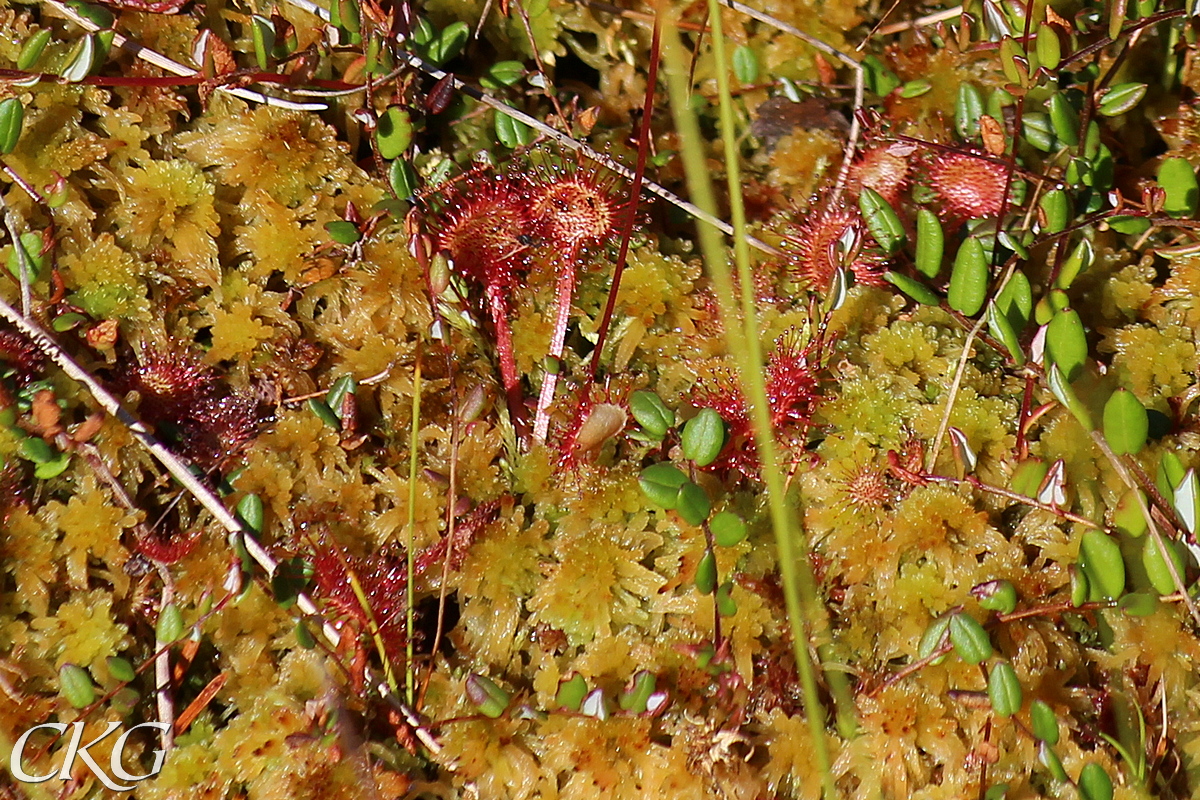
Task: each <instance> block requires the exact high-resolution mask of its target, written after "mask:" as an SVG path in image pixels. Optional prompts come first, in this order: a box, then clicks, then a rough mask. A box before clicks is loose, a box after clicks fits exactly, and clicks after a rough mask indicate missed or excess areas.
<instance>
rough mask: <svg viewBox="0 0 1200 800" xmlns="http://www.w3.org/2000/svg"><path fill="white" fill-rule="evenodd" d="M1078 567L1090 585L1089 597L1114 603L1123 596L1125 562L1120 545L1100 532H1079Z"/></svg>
mask: <svg viewBox="0 0 1200 800" xmlns="http://www.w3.org/2000/svg"><path fill="white" fill-rule="evenodd" d="M1079 566H1080V567H1082V568H1083V571H1084V573H1085V574H1086V575H1087V577H1088V583H1089V584H1090V586H1091V591H1090V592H1089V593H1088V597H1089V598H1091V597H1095V598H1096V599H1100V598H1107V599H1109V600H1115V599H1116V598H1118V597H1120V596H1121V595H1122V594H1124V593H1125V559H1124V558H1123V557H1122V556H1121V546H1120V545H1119V544H1117V540H1116V539H1114V538H1113V537H1111V536H1109V535H1108V534H1107V533H1105V532H1104V531H1098V530H1094V529H1092V530H1086V531H1084V532H1083V542H1082V544H1081V545H1080V548H1079Z"/></svg>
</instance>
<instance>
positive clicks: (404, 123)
mask: <svg viewBox="0 0 1200 800" xmlns="http://www.w3.org/2000/svg"><path fill="white" fill-rule="evenodd" d="M412 135H413V125H412V117H411V116H410V115H409V113H408V111H407V110H405V109H403V108H401V107H400V106H389V107H388V109H387V110H386V111H384V112H383V114H381V115H380V117H379V122H378V124H377V125H376V127H375V145H376V146H377V147H378V148H379V155H380V156H382V157H383V158H384V159H386V160H388V161H390V160H392V159H393V158H399V157H400V156H401V155H403V154H404V151H405V150H407V149H408V146H409V145H410V144H412Z"/></svg>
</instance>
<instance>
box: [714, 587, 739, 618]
mask: <svg viewBox="0 0 1200 800" xmlns="http://www.w3.org/2000/svg"><path fill="white" fill-rule="evenodd" d="M716 597H717V613H718V614H720V615H721V616H722V617H732V616H733V615H734V614H736V613H737V601H736V600H734V599H733V581H725V582H724V583H722V584H721V585H720V586H718V587H717V595H716Z"/></svg>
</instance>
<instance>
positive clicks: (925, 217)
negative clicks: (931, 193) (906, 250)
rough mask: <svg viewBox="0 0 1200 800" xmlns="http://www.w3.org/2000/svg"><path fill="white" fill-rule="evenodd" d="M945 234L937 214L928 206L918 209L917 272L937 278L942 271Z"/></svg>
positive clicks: (927, 276)
mask: <svg viewBox="0 0 1200 800" xmlns="http://www.w3.org/2000/svg"><path fill="white" fill-rule="evenodd" d="M944 249H945V234H944V232H943V231H942V223H941V220H939V219H938V217H937V214H935V213H933V212H932V211H930V210H929V209H927V208H922V209H918V210H917V255H916V266H917V272H919V273H921V274H922V275H924V276H925V277H926V278H936V277H937V275H938V273H939V272H941V271H942V254H943V251H944Z"/></svg>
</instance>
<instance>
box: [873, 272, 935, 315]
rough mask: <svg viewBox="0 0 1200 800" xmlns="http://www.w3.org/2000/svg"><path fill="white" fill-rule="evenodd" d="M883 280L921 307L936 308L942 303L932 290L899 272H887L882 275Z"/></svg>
mask: <svg viewBox="0 0 1200 800" xmlns="http://www.w3.org/2000/svg"><path fill="white" fill-rule="evenodd" d="M883 279H884V280H885V281H887V282H888V283H890V284H891V285H892V286H895V287H896V288H897V289H899V290H900V291H902V292H904V293H905V294H906V295H908V296H909V297H911V298H912V299H913V300H916V301H917V302H918V303H920V304H921V305H926V306H936V305H938V304H939V303H940V302H941V301H942V299H941V298H940V297H938V293H937V292H935V291H934V290H933V289H930V288H929V287H928V286H926V285H925V284H923V283H921V282H920V281H918V280H914V279H912V278H910V277H908V276H907V275H905V274H903V273H901V272H893V271H891V270H888V271H887V272H885V273H884V274H883Z"/></svg>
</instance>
